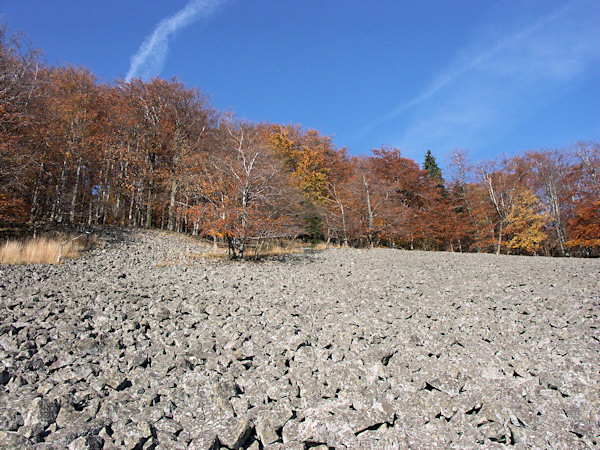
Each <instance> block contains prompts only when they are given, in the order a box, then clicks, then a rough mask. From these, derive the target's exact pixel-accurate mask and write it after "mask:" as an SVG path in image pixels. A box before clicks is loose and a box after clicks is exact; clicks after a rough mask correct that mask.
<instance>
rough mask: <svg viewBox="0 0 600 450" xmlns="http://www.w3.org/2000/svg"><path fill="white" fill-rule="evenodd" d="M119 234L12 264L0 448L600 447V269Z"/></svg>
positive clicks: (5, 286) (560, 262) (7, 271)
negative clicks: (63, 254) (237, 249)
mask: <svg viewBox="0 0 600 450" xmlns="http://www.w3.org/2000/svg"><path fill="white" fill-rule="evenodd" d="M104 239H105V241H106V246H105V248H103V249H102V248H97V249H95V250H93V251H91V252H89V253H87V254H85V255H84V256H83V257H82V258H81V259H79V260H77V261H67V262H65V263H64V264H62V265H60V266H48V265H37V266H6V265H3V266H0V301H1V306H2V308H1V309H0V319H1V320H0V393H1V395H0V448H40V449H41V448H43V449H53V448H69V449H101V448H128V449H178V448H194V449H218V448H229V449H237V448H244V449H253V450H256V449H262V448H265V449H280V448H281V449H283V448H286V449H304V448H323V449H326V448H464V447H477V446H484V447H489V448H494V447H498V448H500V447H502V446H515V447H519V448H531V447H537V448H547V447H559V448H597V447H598V446H600V423H599V420H600V370H599V368H600V328H599V327H600V322H599V317H598V314H599V311H600V306H599V302H600V261H599V260H592V259H590V260H578V259H550V258H541V257H537V258H536V257H516V256H495V255H488V254H452V253H425V252H417V251H411V252H408V251H397V250H371V251H366V250H356V249H348V250H330V251H325V252H321V253H314V254H305V255H295V256H287V257H283V258H280V259H278V260H270V261H265V262H261V263H251V262H225V261H206V260H201V259H198V258H189V257H187V256H186V255H187V254H188V253H189V252H190V249H191V248H193V247H194V245H196V244H194V243H193V242H192V241H190V240H186V239H184V238H181V237H177V236H174V235H165V234H161V233H158V232H140V231H136V232H125V231H121V232H119V231H112V232H108V231H107V232H105V233H104ZM161 261H176V264H159V263H160V262H161Z"/></svg>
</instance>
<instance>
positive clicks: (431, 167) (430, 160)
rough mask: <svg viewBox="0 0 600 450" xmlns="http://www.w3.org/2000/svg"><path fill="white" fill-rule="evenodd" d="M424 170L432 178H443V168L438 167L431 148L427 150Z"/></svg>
mask: <svg viewBox="0 0 600 450" xmlns="http://www.w3.org/2000/svg"><path fill="white" fill-rule="evenodd" d="M423 170H425V171H426V172H427V175H429V177H431V178H440V179H441V178H442V170H441V169H440V168H439V167H438V165H437V162H436V161H435V157H434V156H433V155H432V154H431V150H427V153H426V154H425V162H424V163H423Z"/></svg>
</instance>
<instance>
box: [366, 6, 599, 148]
mask: <svg viewBox="0 0 600 450" xmlns="http://www.w3.org/2000/svg"><path fill="white" fill-rule="evenodd" d="M582 5H583V6H584V7H582ZM598 6H600V5H599V4H597V3H595V2H594V1H588V2H583V3H581V2H579V3H571V4H568V5H567V6H566V7H564V8H561V9H559V10H556V11H553V12H552V13H550V14H547V15H545V16H543V17H541V18H539V19H538V20H537V21H535V22H534V23H533V24H532V25H530V26H528V27H526V28H523V29H521V30H519V31H517V32H513V33H509V34H507V35H505V36H497V35H496V36H495V38H494V39H493V40H491V41H490V39H489V38H488V39H486V37H485V36H482V37H481V38H482V39H481V41H479V42H477V43H474V44H473V46H472V47H471V48H466V49H463V50H462V51H461V52H460V53H459V55H458V56H457V57H455V59H454V61H453V63H452V64H450V65H449V66H448V67H446V69H444V70H443V71H442V72H441V73H439V74H438V75H437V76H436V77H435V78H434V80H433V82H432V83H431V84H430V85H429V87H428V88H426V89H425V90H424V91H423V92H421V93H420V94H419V95H417V96H415V97H414V98H413V99H411V100H409V101H407V102H405V103H403V104H400V105H398V106H397V107H396V108H394V109H393V110H391V111H390V112H389V113H388V114H386V115H384V116H382V117H379V118H377V119H375V120H374V121H372V122H371V123H370V124H368V125H367V127H365V128H364V129H363V130H361V134H362V136H365V135H368V134H371V133H372V132H374V131H375V130H376V129H377V130H382V129H384V128H385V127H389V126H390V125H393V124H394V122H401V120H402V122H403V123H402V125H400V126H402V128H401V129H399V130H398V129H397V132H396V135H395V136H389V137H388V140H391V141H392V142H389V143H390V144H392V145H395V146H398V147H400V148H402V149H406V150H408V152H409V153H412V152H418V153H419V154H420V153H422V151H423V149H425V148H436V149H438V151H440V150H441V151H448V150H450V148H452V147H455V146H459V147H473V146H477V145H480V144H484V143H489V142H490V141H491V140H493V139H495V138H499V137H501V136H502V135H504V134H506V133H507V132H508V131H509V130H510V128H511V127H512V126H514V125H515V124H516V123H518V121H519V120H523V119H524V118H527V117H529V116H530V115H531V114H533V113H534V112H535V111H537V110H539V109H540V108H543V107H544V106H545V105H547V104H548V103H549V102H551V101H552V100H554V99H557V98H559V96H560V95H562V93H563V92H565V91H566V90H568V89H569V87H570V86H571V85H572V84H573V83H576V82H577V80H578V79H580V78H584V77H585V76H587V75H589V73H590V72H591V69H592V68H595V67H598V63H600V27H598V25H597V24H598V23H599V22H600V8H599V7H598ZM482 41H484V42H488V43H487V45H485V46H484V47H483V48H482V45H481V42H482ZM389 138H391V139H389Z"/></svg>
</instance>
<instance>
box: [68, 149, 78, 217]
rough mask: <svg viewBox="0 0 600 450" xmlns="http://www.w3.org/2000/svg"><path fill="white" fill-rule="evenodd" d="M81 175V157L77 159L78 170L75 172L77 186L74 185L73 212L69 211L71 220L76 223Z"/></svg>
mask: <svg viewBox="0 0 600 450" xmlns="http://www.w3.org/2000/svg"><path fill="white" fill-rule="evenodd" d="M80 175H81V159H80V160H79V161H77V171H76V172H75V186H73V196H72V197H71V212H70V213H69V222H71V223H75V208H76V207H77V191H79V177H80Z"/></svg>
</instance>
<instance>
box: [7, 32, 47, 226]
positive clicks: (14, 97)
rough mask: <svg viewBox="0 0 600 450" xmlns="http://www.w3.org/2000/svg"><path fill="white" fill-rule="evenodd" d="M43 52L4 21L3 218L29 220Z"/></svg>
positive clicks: (35, 173)
mask: <svg viewBox="0 0 600 450" xmlns="http://www.w3.org/2000/svg"><path fill="white" fill-rule="evenodd" d="M38 54H39V52H38V51H37V50H34V49H32V48H31V47H30V46H29V45H28V43H27V41H26V39H25V38H24V37H23V36H22V35H20V34H10V33H9V32H8V30H7V28H6V26H5V25H4V24H0V220H4V221H13V220H16V221H23V220H26V217H27V210H28V203H29V199H28V194H29V192H28V187H29V185H31V184H32V179H33V178H34V177H35V176H36V175H38V172H37V171H36V170H35V166H34V164H33V163H32V157H33V156H34V152H33V148H34V145H32V142H31V130H32V128H33V127H34V125H35V115H34V113H33V111H34V109H35V106H34V105H35V103H36V101H37V99H38V95H39V94H38V92H37V90H38V88H39V84H40V80H39V78H38V72H39V67H40V63H39V59H38Z"/></svg>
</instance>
